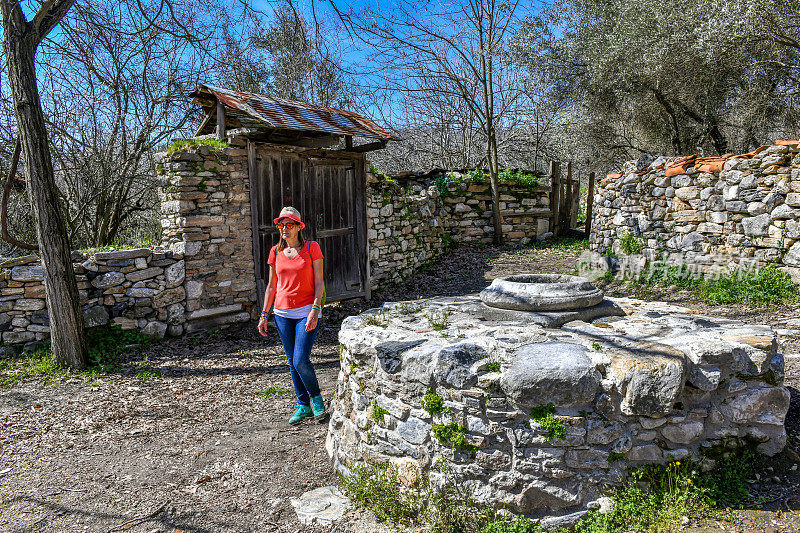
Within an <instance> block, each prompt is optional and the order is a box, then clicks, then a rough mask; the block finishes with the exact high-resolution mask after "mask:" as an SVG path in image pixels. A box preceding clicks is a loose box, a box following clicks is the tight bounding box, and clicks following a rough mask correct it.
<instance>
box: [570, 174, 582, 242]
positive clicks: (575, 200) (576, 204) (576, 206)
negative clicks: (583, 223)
mask: <svg viewBox="0 0 800 533" xmlns="http://www.w3.org/2000/svg"><path fill="white" fill-rule="evenodd" d="M580 210H581V173H580V172H578V177H577V178H575V181H574V182H573V184H572V206H571V207H570V209H569V212H570V216H569V227H570V228H574V227H576V226H577V225H578V212H579V211H580Z"/></svg>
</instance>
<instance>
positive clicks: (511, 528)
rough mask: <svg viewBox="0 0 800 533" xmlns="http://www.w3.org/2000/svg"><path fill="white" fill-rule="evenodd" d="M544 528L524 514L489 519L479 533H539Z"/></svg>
mask: <svg viewBox="0 0 800 533" xmlns="http://www.w3.org/2000/svg"><path fill="white" fill-rule="evenodd" d="M543 531H544V530H543V529H542V528H541V527H539V525H538V524H536V523H534V522H532V521H531V520H530V519H529V518H526V517H524V516H517V517H515V518H498V519H494V520H490V521H489V522H488V523H487V524H486V525H485V526H483V529H481V530H480V533H540V532H543Z"/></svg>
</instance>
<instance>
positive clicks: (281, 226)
mask: <svg viewBox="0 0 800 533" xmlns="http://www.w3.org/2000/svg"><path fill="white" fill-rule="evenodd" d="M295 226H299V224H295V223H293V222H287V223H286V224H281V223H280V222H278V223H277V224H275V227H276V228H278V229H283V228H286V229H294V227H295Z"/></svg>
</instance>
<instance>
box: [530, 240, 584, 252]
mask: <svg viewBox="0 0 800 533" xmlns="http://www.w3.org/2000/svg"><path fill="white" fill-rule="evenodd" d="M588 249H589V240H588V239H576V238H575V237H555V238H552V239H547V240H546V241H534V242H532V243H530V244H529V245H527V246H526V247H525V248H521V249H520V250H519V251H517V253H518V254H522V255H533V254H535V253H536V251H537V250H558V251H559V252H582V251H583V250H588Z"/></svg>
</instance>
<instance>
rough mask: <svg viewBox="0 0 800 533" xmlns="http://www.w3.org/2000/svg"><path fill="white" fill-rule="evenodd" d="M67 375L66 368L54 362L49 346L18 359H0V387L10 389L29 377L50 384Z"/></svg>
mask: <svg viewBox="0 0 800 533" xmlns="http://www.w3.org/2000/svg"><path fill="white" fill-rule="evenodd" d="M68 373H69V369H68V368H67V367H65V366H61V365H59V364H58V363H57V362H56V358H55V356H53V354H52V353H51V352H50V347H49V346H46V347H44V348H42V349H40V350H38V351H36V352H32V353H30V354H27V356H24V357H21V358H19V359H0V387H10V386H11V385H13V384H14V383H18V382H20V381H22V380H24V379H26V378H30V377H39V378H41V379H42V381H44V382H45V383H52V382H56V381H58V380H59V379H61V378H62V377H63V376H65V375H66V374H68Z"/></svg>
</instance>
